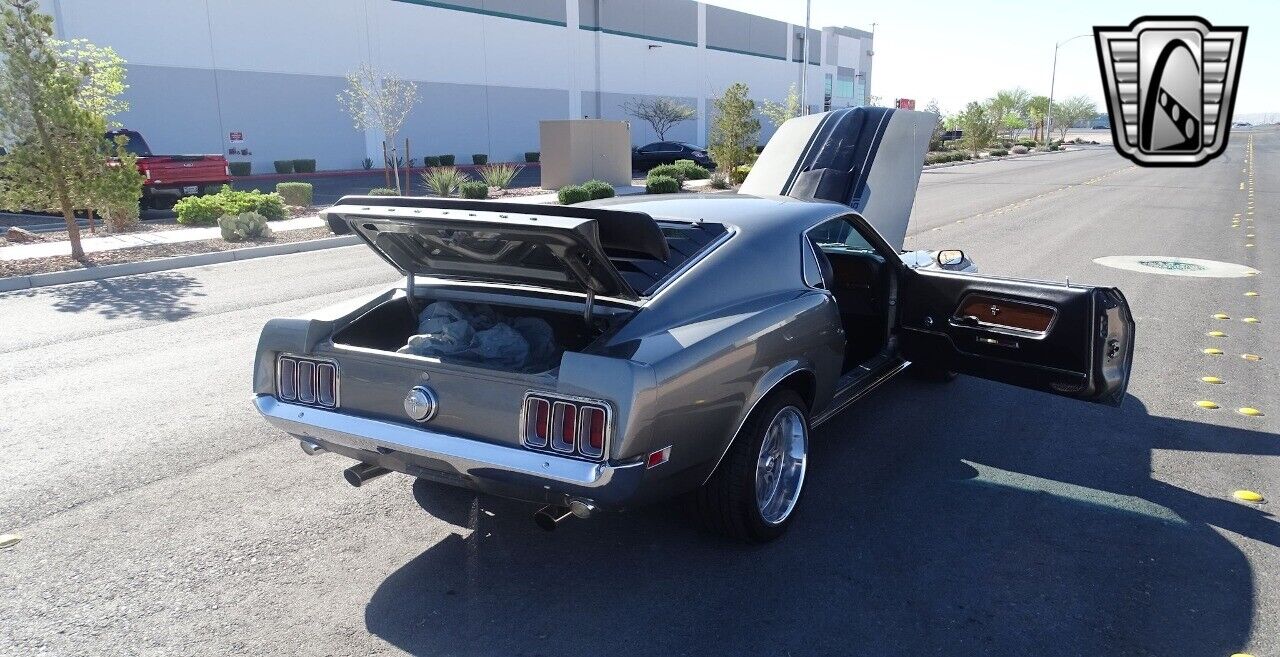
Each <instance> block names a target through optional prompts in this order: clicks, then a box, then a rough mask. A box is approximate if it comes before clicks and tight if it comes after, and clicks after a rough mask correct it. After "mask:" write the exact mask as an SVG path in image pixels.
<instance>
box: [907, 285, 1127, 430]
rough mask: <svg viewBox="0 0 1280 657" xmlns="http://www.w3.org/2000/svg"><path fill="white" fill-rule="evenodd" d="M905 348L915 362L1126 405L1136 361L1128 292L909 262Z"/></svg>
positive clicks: (1083, 398)
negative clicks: (921, 266) (915, 266)
mask: <svg viewBox="0 0 1280 657" xmlns="http://www.w3.org/2000/svg"><path fill="white" fill-rule="evenodd" d="M904 271H905V274H904V276H903V280H902V286H901V289H900V293H899V298H898V307H899V327H900V329H901V330H900V332H899V333H900V336H899V338H900V349H901V352H902V354H903V356H904V357H905V358H906V359H907V360H910V361H912V362H915V363H920V364H923V365H928V366H930V367H936V368H939V369H942V370H950V371H954V372H960V373H962V374H970V375H973V376H977V377H981V378H984V379H991V380H992V381H1000V382H1003V383H1009V384H1013V385H1016V386H1021V387H1024V388H1031V389H1033V390H1042V391H1045V392H1051V393H1054V394H1057V395H1062V396H1065V397H1072V398H1075V399H1081V400H1084V401H1090V402H1098V403H1103V404H1109V405H1112V406H1118V405H1119V404H1120V402H1121V400H1122V399H1123V398H1124V394H1125V389H1126V388H1127V387H1128V385H1129V370H1130V367H1131V365H1132V363H1133V333H1134V323H1133V315H1132V314H1131V313H1130V312H1129V304H1128V302H1126V301H1125V298H1124V295H1122V294H1121V293H1120V290H1118V289H1116V288H1109V287H1090V286H1085V285H1069V284H1063V283H1045V282H1038V281H1024V280H1017V279H1009V278H995V277H989V276H979V275H975V274H962V273H955V272H947V271H937V270H927V269H906V270H904Z"/></svg>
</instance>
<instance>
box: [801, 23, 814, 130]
mask: <svg viewBox="0 0 1280 657" xmlns="http://www.w3.org/2000/svg"><path fill="white" fill-rule="evenodd" d="M812 4H813V3H812V0H804V53H803V54H802V55H800V57H801V61H800V116H805V115H807V114H808V113H809V97H808V96H807V95H805V88H806V87H807V86H808V85H807V84H806V81H807V80H808V79H809V10H810V9H812Z"/></svg>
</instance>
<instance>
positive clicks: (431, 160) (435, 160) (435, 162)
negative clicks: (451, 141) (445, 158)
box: [422, 155, 440, 169]
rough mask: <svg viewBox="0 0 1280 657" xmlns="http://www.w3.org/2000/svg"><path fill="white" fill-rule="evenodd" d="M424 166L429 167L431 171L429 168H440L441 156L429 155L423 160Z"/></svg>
mask: <svg viewBox="0 0 1280 657" xmlns="http://www.w3.org/2000/svg"><path fill="white" fill-rule="evenodd" d="M422 166H424V167H427V168H428V169H429V168H431V167H438V166H440V156H439V155H428V156H426V157H424V158H422Z"/></svg>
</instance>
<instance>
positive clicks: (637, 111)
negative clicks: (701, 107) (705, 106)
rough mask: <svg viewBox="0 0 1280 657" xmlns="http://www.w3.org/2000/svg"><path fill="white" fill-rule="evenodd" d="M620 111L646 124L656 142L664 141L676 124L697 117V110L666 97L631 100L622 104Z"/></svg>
mask: <svg viewBox="0 0 1280 657" xmlns="http://www.w3.org/2000/svg"><path fill="white" fill-rule="evenodd" d="M622 111H624V112H626V113H627V115H628V116H631V117H634V118H635V119H637V120H639V121H644V122H645V123H648V124H649V126H650V127H652V128H653V131H654V133H656V134H657V135H658V141H666V140H667V131H668V130H670V129H671V128H672V127H674V126H675V125H676V124H677V123H683V122H685V121H691V120H693V119H695V118H697V116H698V112H697V110H695V109H693V108H692V107H689V106H688V105H685V104H684V103H682V102H680V101H678V100H675V99H674V98H667V97H666V96H658V97H656V98H632V99H630V100H628V101H627V102H625V103H623V104H622Z"/></svg>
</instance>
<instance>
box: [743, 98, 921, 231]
mask: <svg viewBox="0 0 1280 657" xmlns="http://www.w3.org/2000/svg"><path fill="white" fill-rule="evenodd" d="M937 120H938V117H937V116H935V115H933V114H929V113H928V112H912V111H907V110H895V109H886V108H882V107H853V108H844V109H837V110H831V111H830V112H823V113H821V114H813V115H810V116H802V117H798V118H794V119H791V120H789V121H787V122H786V123H783V124H782V126H781V127H779V128H778V131H777V132H776V133H774V135H773V137H772V138H771V139H770V140H769V144H768V145H767V146H766V147H765V149H764V150H763V151H762V152H761V153H760V157H759V159H757V160H756V163H755V165H753V166H752V169H751V173H750V174H749V175H748V176H747V179H746V181H744V182H743V183H742V188H741V189H740V192H741V193H743V194H753V195H758V196H767V195H778V196H791V197H793V198H801V199H820V200H825V201H835V202H836V203H843V204H844V205H847V206H849V207H851V208H853V209H854V210H856V211H857V212H858V214H861V215H862V216H863V218H865V219H866V220H867V222H868V223H869V224H871V226H872V227H874V228H875V229H876V231H877V232H879V233H880V236H881V237H883V238H884V239H885V241H886V242H888V243H889V244H890V245H891V246H893V247H894V248H896V249H899V250H901V249H902V243H903V241H904V240H905V239H906V235H907V221H908V220H909V219H910V218H911V206H912V205H913V204H914V203H915V198H916V186H917V185H918V184H919V183H920V171H921V168H922V166H923V163H924V154H925V152H926V151H928V149H929V137H930V136H931V135H932V134H933V127H934V125H935V124H936V123H937Z"/></svg>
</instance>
